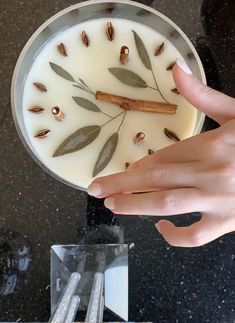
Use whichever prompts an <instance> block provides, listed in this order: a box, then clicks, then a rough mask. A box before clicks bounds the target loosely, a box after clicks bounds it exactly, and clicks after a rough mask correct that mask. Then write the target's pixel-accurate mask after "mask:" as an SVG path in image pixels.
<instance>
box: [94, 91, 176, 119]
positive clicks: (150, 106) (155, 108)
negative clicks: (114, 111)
mask: <svg viewBox="0 0 235 323" xmlns="http://www.w3.org/2000/svg"><path fill="white" fill-rule="evenodd" d="M96 100H102V101H106V102H110V103H113V104H117V105H119V106H120V108H122V109H124V110H133V111H143V112H156V113H165V114H174V113H175V112H176V108H177V105H175V104H170V103H162V102H153V101H145V100H134V99H129V98H126V97H124V96H119V95H114V94H110V93H105V92H102V91H97V92H96Z"/></svg>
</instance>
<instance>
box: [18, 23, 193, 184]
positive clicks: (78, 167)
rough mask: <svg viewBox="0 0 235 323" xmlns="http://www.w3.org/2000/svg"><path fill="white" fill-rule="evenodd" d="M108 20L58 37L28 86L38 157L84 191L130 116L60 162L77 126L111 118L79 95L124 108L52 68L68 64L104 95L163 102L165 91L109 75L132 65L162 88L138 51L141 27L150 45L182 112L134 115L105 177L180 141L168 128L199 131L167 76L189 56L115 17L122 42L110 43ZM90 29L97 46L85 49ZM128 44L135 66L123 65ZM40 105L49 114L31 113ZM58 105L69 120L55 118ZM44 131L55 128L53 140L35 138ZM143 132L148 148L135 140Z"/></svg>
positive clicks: (160, 76)
mask: <svg viewBox="0 0 235 323" xmlns="http://www.w3.org/2000/svg"><path fill="white" fill-rule="evenodd" d="M107 21H108V20H105V19H99V20H92V21H88V22H85V23H82V24H79V25H76V26H75V27H73V28H70V29H67V30H65V31H64V32H61V33H60V34H59V35H58V36H56V37H55V38H54V39H52V40H51V41H50V42H49V43H48V44H46V45H45V47H44V48H43V49H42V50H41V52H40V53H39V54H38V56H37V58H36V59H35V62H34V63H33V65H32V68H31V70H30V72H29V74H28V77H27V79H26V82H25V87H24V99H23V107H24V121H25V125H26V129H27V132H28V136H29V138H30V140H31V142H32V145H33V147H34V150H35V153H36V155H37V156H38V158H39V159H40V160H41V161H42V163H44V164H45V165H46V166H47V168H48V169H50V170H51V171H52V172H53V173H55V174H57V175H58V176H59V177H61V178H63V179H65V180H66V181H68V182H70V183H72V184H75V185H77V186H79V187H81V188H84V189H86V188H87V186H88V185H89V183H90V182H91V180H92V172H93V168H94V165H95V162H96V160H97V157H98V155H99V153H100V151H101V149H102V147H103V145H104V143H105V142H106V140H107V139H108V138H109V137H110V135H111V134H112V133H113V132H114V131H116V130H117V128H118V126H119V124H120V122H121V119H122V116H120V117H118V118H116V119H115V120H113V121H111V122H110V123H108V124H107V125H105V126H104V127H102V130H101V132H100V134H99V136H98V137H97V138H96V139H95V140H94V141H93V142H92V143H91V144H90V145H88V146H87V147H85V148H83V149H81V150H79V151H76V152H73V153H70V154H66V155H63V156H60V157H52V156H53V153H54V152H55V150H56V148H57V147H58V146H59V144H61V142H62V141H63V140H64V139H66V138H67V137H68V136H69V135H71V134H72V133H73V132H75V131H76V130H77V129H79V128H81V127H84V126H87V125H96V124H98V125H101V124H103V123H104V122H106V121H108V120H109V117H107V116H106V115H105V114H103V113H98V112H92V111H88V110H85V109H84V108H83V107H81V106H79V105H77V104H76V103H75V102H74V100H73V99H72V97H73V96H79V97H83V98H86V99H88V100H90V101H92V102H93V103H95V104H96V105H97V106H98V107H99V108H100V109H101V110H102V111H104V112H105V113H108V114H109V115H111V116H115V115H117V114H118V113H119V112H121V111H122V110H121V108H119V107H118V106H115V105H113V104H110V103H106V102H103V101H97V100H96V99H95V97H94V96H93V95H91V94H89V93H87V92H84V91H83V90H80V89H78V88H76V87H73V86H72V84H74V83H72V82H70V81H67V80H65V79H63V78H61V77H59V76H58V75H57V74H56V73H54V72H53V71H52V69H51V68H50V65H49V62H53V63H55V64H57V65H60V66H61V67H63V68H64V69H65V70H67V71H68V72H69V73H70V74H71V75H72V76H73V77H74V78H75V79H76V80H78V78H81V79H83V80H84V81H85V82H86V83H87V84H88V86H89V87H90V88H91V89H92V91H94V92H96V91H97V90H100V91H105V92H109V93H113V94H116V95H121V96H126V97H129V98H134V99H144V100H151V101H162V98H161V96H160V95H159V93H158V92H157V91H154V90H153V89H151V88H134V87H131V86H127V85H125V84H123V83H121V82H120V81H119V80H117V79H116V78H115V77H114V76H113V75H112V74H111V73H110V72H109V71H108V68H110V67H123V68H127V69H129V70H131V71H133V72H135V73H137V74H138V75H139V76H140V77H141V78H143V79H144V80H145V82H146V83H147V84H148V85H150V86H152V87H156V86H155V84H154V80H153V76H152V73H151V72H150V71H149V70H148V69H146V67H145V66H144V64H143V63H142V61H141V59H140V57H139V55H138V52H137V50H136V46H135V42H134V37H133V33H132V30H134V31H135V32H136V33H137V34H138V35H139V36H140V37H141V38H142V40H143V41H144V44H145V47H146V49H147V51H148V53H149V56H150V59H151V63H152V66H153V70H154V74H155V76H156V79H157V82H158V85H159V87H160V89H161V91H162V93H163V95H164V96H165V97H166V98H167V100H168V101H169V102H171V103H175V104H177V106H178V107H177V112H176V113H175V114H174V115H166V114H158V113H148V112H133V111H129V112H128V113H127V115H126V118H125V120H124V123H123V125H122V127H121V128H120V131H119V141H118V146H117V149H116V151H115V153H114V155H113V158H112V159H111V161H110V162H109V164H108V165H107V166H106V167H105V169H104V170H103V171H102V172H101V173H100V174H98V176H101V175H107V174H110V173H114V172H118V171H123V170H124V169H125V162H129V163H131V162H133V161H135V160H138V159H139V158H141V157H144V156H146V155H147V154H148V149H149V148H150V149H152V150H154V151H156V150H159V149H161V148H163V147H165V146H167V145H170V144H172V141H171V140H170V139H169V138H167V137H166V136H165V135H164V132H163V129H164V128H165V127H166V128H168V129H170V130H172V131H174V132H176V133H177V135H178V136H179V137H180V138H181V139H184V138H187V137H189V136H191V135H192V134H193V130H194V128H195V122H196V110H195V109H194V108H193V107H192V106H191V105H190V104H189V103H187V102H186V101H185V100H184V99H183V98H182V97H181V96H180V95H177V94H174V93H173V92H172V91H171V89H172V88H174V87H175V85H174V82H173V78H172V73H171V71H167V70H166V67H167V66H168V65H169V63H171V62H172V61H174V60H175V59H176V58H182V56H181V54H180V53H179V51H178V50H177V49H176V48H175V47H174V46H173V45H172V44H171V43H170V42H169V41H168V40H166V39H164V37H163V36H162V35H160V34H159V33H157V32H156V31H154V30H152V29H150V28H149V27H146V26H144V25H142V24H138V23H135V22H132V21H129V20H121V19H112V24H113V26H114V29H115V37H114V40H113V41H110V40H108V38H107V36H106V32H105V30H106V24H107ZM83 30H85V31H86V33H87V35H88V36H89V38H90V46H89V47H85V46H84V44H83V43H82V41H81V37H80V35H81V32H82V31H83ZM163 41H164V42H165V49H164V52H163V53H162V54H161V55H159V56H154V51H155V49H156V46H158V45H160V44H161V43H162V42H163ZM59 43H64V44H65V46H66V49H67V52H68V56H67V57H64V56H62V55H61V54H60V53H59V52H58V50H57V45H58V44H59ZM124 45H125V46H127V47H128V48H129V50H130V54H129V62H128V63H127V64H125V65H121V64H120V62H119V52H120V48H121V47H122V46H124ZM34 82H41V83H42V84H45V86H46V87H47V92H46V93H42V92H40V91H38V90H37V89H36V88H35V87H34V86H33V83H34ZM35 105H37V106H42V107H43V108H44V109H45V111H44V112H43V113H41V114H33V113H31V112H29V111H28V109H29V108H30V107H32V106H35ZM54 106H59V107H60V108H61V109H62V110H63V112H64V114H65V118H64V120H63V121H58V120H56V119H55V117H54V116H53V115H52V113H51V108H52V107H54ZM40 129H49V130H50V133H49V134H48V136H47V137H46V138H43V139H38V138H34V134H35V133H36V132H37V131H38V130H40ZM140 131H142V132H144V133H145V139H144V141H143V144H141V145H136V144H135V143H134V141H133V138H134V137H135V135H136V133H138V132H140Z"/></svg>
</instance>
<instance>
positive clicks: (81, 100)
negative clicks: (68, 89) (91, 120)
mask: <svg viewBox="0 0 235 323" xmlns="http://www.w3.org/2000/svg"><path fill="white" fill-rule="evenodd" d="M73 100H74V101H75V102H76V103H77V104H78V105H80V106H81V107H83V108H84V109H86V110H89V111H93V112H101V110H100V108H99V107H97V105H95V104H94V103H93V102H91V101H89V100H87V99H84V98H80V97H79V96H73Z"/></svg>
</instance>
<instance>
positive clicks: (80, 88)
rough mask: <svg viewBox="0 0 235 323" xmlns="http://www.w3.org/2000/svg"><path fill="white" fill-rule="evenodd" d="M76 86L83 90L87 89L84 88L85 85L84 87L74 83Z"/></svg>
mask: <svg viewBox="0 0 235 323" xmlns="http://www.w3.org/2000/svg"><path fill="white" fill-rule="evenodd" d="M73 86H74V87H77V88H79V89H81V90H83V91H86V89H84V87H82V86H81V85H76V84H73Z"/></svg>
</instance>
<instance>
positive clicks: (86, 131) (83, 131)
mask: <svg viewBox="0 0 235 323" xmlns="http://www.w3.org/2000/svg"><path fill="white" fill-rule="evenodd" d="M100 130H101V127H100V126H98V125H93V126H86V127H83V128H80V129H78V130H77V131H75V132H74V133H73V134H72V135H70V136H69V137H68V138H66V139H65V140H64V141H63V142H62V143H61V144H60V145H59V147H58V148H57V149H56V151H55V152H54V154H53V157H58V156H62V155H65V154H69V153H73V152H75V151H77V150H80V149H82V148H84V147H86V146H88V145H89V144H90V143H92V142H93V141H94V140H95V139H96V137H97V136H98V135H99V133H100Z"/></svg>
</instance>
